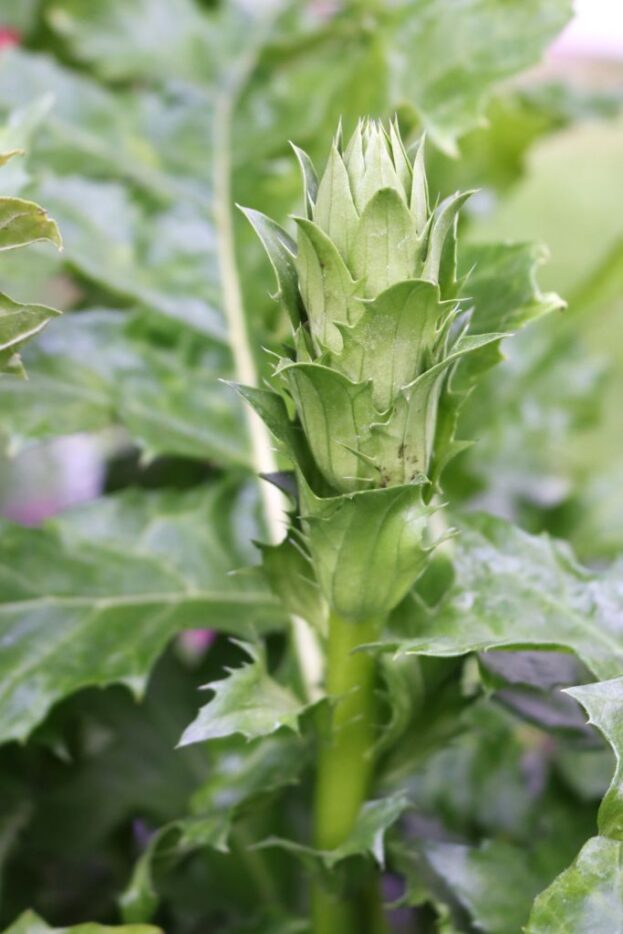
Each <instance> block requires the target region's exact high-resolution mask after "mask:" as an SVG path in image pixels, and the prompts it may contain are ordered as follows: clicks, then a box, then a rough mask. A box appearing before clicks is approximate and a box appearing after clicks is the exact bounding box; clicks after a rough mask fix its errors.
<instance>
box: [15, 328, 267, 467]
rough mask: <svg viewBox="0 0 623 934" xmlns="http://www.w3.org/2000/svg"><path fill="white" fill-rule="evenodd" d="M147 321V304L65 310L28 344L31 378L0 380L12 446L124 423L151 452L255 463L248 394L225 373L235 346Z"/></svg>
mask: <svg viewBox="0 0 623 934" xmlns="http://www.w3.org/2000/svg"><path fill="white" fill-rule="evenodd" d="M45 311H46V310H45V309H43V312H45ZM1 320H2V319H1V318H0V321H1ZM146 325H147V322H146V320H145V317H144V316H141V315H140V314H139V313H128V312H121V311H113V310H104V309H93V310H90V311H88V312H85V313H81V314H65V315H64V316H63V318H62V319H61V320H60V321H58V322H57V324H56V325H55V327H54V329H53V330H50V331H49V332H48V333H47V334H46V336H45V339H44V340H41V341H37V342H36V344H35V345H33V346H32V347H31V348H29V350H28V351H27V353H26V355H25V361H26V365H27V367H28V371H29V375H30V379H29V381H28V382H27V383H22V384H20V386H19V387H17V386H15V385H13V383H12V381H9V380H4V381H2V383H0V402H1V405H2V410H3V418H2V433H3V434H6V435H7V437H8V438H9V439H10V442H11V449H12V450H13V451H15V450H18V449H19V447H20V446H21V445H22V444H23V443H24V442H26V441H28V440H30V439H33V438H48V437H54V436H58V435H63V434H72V433H73V432H77V431H85V430H91V431H97V430H99V429H101V428H105V427H107V426H109V425H116V424H122V425H124V426H125V427H126V428H127V429H128V430H129V431H130V432H131V433H132V436H133V437H134V439H135V440H136V442H137V443H138V444H139V445H140V446H141V447H142V448H143V449H144V450H145V451H146V452H147V453H148V454H149V455H150V456H154V455H157V454H177V455H181V456H184V457H192V458H197V459H199V460H207V459H209V460H211V461H215V462H216V463H218V464H223V463H225V464H242V465H246V464H247V463H248V460H249V453H248V450H247V442H246V439H245V437H244V435H243V426H242V424H241V420H240V411H239V404H238V400H237V398H236V394H235V392H234V391H233V389H232V388H231V387H229V386H226V385H224V384H223V382H222V381H221V380H219V378H218V374H219V373H221V374H222V375H226V374H227V373H228V370H229V361H228V355H227V353H226V352H225V351H223V350H222V349H220V348H219V347H218V346H214V344H213V343H211V342H210V341H208V340H206V338H205V337H203V336H201V335H198V334H196V332H194V331H193V330H192V329H184V330H182V329H181V328H180V329H179V330H178V331H177V333H176V334H175V335H172V336H171V337H169V336H168V334H167V333H166V332H165V335H163V337H164V339H162V338H160V337H159V335H158V333H157V332H156V333H153V332H150V331H149V330H148V329H147V326H146Z"/></svg>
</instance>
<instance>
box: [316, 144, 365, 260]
mask: <svg viewBox="0 0 623 934" xmlns="http://www.w3.org/2000/svg"><path fill="white" fill-rule="evenodd" d="M313 218H314V221H315V223H316V225H317V227H318V228H319V229H320V230H321V231H322V233H323V234H324V235H325V236H326V237H327V238H328V239H329V240H330V241H331V242H332V243H334V244H335V246H336V247H337V249H338V250H339V253H340V256H341V258H342V259H343V260H344V261H345V262H346V261H347V259H348V256H349V254H350V251H351V245H352V243H353V239H354V237H355V231H356V229H357V224H358V220H359V218H358V216H357V209H356V208H355V203H354V201H353V194H352V192H351V183H350V181H349V178H348V173H347V171H346V167H345V165H344V162H343V160H342V156H341V155H340V153H339V152H338V148H337V145H336V144H335V143H334V144H333V146H332V147H331V152H330V153H329V159H328V162H327V166H326V169H325V171H324V172H323V175H322V178H321V180H320V184H319V185H318V192H317V194H316V200H315V203H314V210H313ZM304 229H306V228H304Z"/></svg>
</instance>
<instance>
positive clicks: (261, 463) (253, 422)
mask: <svg viewBox="0 0 623 934" xmlns="http://www.w3.org/2000/svg"><path fill="white" fill-rule="evenodd" d="M259 47H260V42H259V40H258V43H257V45H254V46H252V47H251V49H250V50H249V51H248V53H247V54H246V55H244V56H242V57H241V58H240V59H239V60H238V62H236V63H235V66H234V68H233V69H232V71H231V72H230V74H229V76H228V80H226V81H225V82H224V85H223V90H222V92H221V93H220V95H219V97H218V99H217V101H216V107H215V116H214V220H215V225H216V228H217V233H218V237H217V243H218V262H219V269H220V273H221V282H222V289H223V306H224V311H225V316H226V319H227V325H228V330H229V337H230V346H231V350H232V354H233V357H234V369H235V374H236V380H237V381H238V382H240V383H243V384H244V385H248V386H256V385H257V382H258V372H257V367H256V364H255V358H254V356H253V351H252V346H253V345H252V342H251V339H250V335H249V330H248V324H247V318H246V315H245V311H244V304H243V300H242V290H241V287H240V278H239V275H238V266H237V262H236V246H235V237H234V222H233V213H232V205H233V199H232V191H231V174H232V172H231V147H232V140H231V127H232V121H233V116H234V111H235V106H236V103H237V101H238V98H239V96H240V94H241V92H242V90H243V88H244V86H245V83H246V80H247V78H248V76H249V74H250V72H251V70H252V68H253V66H254V64H255V62H256V59H257V54H258V50H259ZM244 409H245V417H246V419H247V426H248V432H249V439H250V442H251V456H252V461H253V466H254V470H255V471H256V473H258V474H267V473H268V474H270V473H274V472H275V471H276V470H277V461H276V458H275V454H274V451H273V444H272V440H271V437H270V433H269V431H268V429H267V428H266V426H265V424H264V422H263V421H262V420H261V419H260V418H259V416H258V415H257V414H256V413H255V412H254V411H253V409H252V408H251V406H245V407H244ZM260 492H261V496H262V503H263V509H264V515H265V519H266V530H267V533H268V538H269V540H270V541H271V542H272V543H273V544H275V543H277V542H279V541H280V540H281V539H282V538H283V534H284V531H285V522H284V515H285V508H286V503H285V499H284V497H283V495H282V493H281V492H280V490H278V489H277V487H275V486H274V485H273V484H272V483H267V482H262V483H261V486H260ZM291 631H292V642H293V648H294V653H295V656H296V659H297V666H298V669H299V671H300V674H301V681H302V684H303V687H304V690H305V693H306V695H307V697H308V698H309V699H315V697H316V696H317V690H318V683H319V681H320V676H321V670H322V658H321V654H320V650H319V647H318V643H317V640H316V637H315V635H314V633H313V632H312V631H311V629H310V627H309V625H308V624H307V622H306V621H305V620H303V619H301V618H299V617H292V618H291Z"/></svg>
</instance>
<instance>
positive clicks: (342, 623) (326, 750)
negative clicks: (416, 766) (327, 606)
mask: <svg viewBox="0 0 623 934" xmlns="http://www.w3.org/2000/svg"><path fill="white" fill-rule="evenodd" d="M379 628H380V626H379V620H376V619H372V620H366V621H363V622H353V621H349V620H344V619H342V618H340V617H339V616H337V615H336V614H331V616H330V617H329V634H328V644H327V660H326V691H327V694H328V695H329V697H330V699H331V702H332V704H333V706H332V709H331V711H330V713H329V720H328V723H327V722H324V723H323V726H322V728H321V730H320V737H319V741H320V749H319V754H318V771H317V777H316V794H315V809H314V845H315V846H316V847H317V848H318V849H319V850H334V849H335V848H336V847H339V846H340V844H342V843H344V841H345V840H346V839H347V838H348V836H349V835H350V834H351V832H352V831H353V828H354V827H355V823H356V821H357V817H358V815H359V812H360V810H361V806H362V804H363V803H364V801H365V800H366V797H367V795H368V792H369V787H370V780H371V777H372V769H373V755H372V750H373V746H374V739H375V735H374V734H375V723H374V721H375V707H376V705H375V675H376V659H375V656H374V655H373V654H371V653H369V652H356V651H355V650H356V649H357V648H358V647H359V646H361V645H363V644H365V643H367V642H373V641H374V640H375V639H376V638H377V637H378V632H379ZM375 885H376V881H375ZM374 895H375V898H376V899H378V895H377V893H376V892H375V893H374ZM369 899H370V894H368V895H366V893H359V897H357V895H355V896H350V897H348V896H343V895H342V896H340V895H336V894H334V893H333V892H330V891H329V890H328V889H327V888H325V886H324V885H323V884H322V883H321V882H320V881H319V882H317V883H316V884H315V886H314V890H313V893H312V915H313V930H314V934H356V932H357V934H361V932H363V931H364V930H374V931H375V932H378V931H379V930H380V929H379V926H378V923H377V921H378V918H377V919H375V920H374V925H375V926H374V927H373V928H372V927H370V925H371V924H372V919H371V917H370V913H369V911H367V910H366V908H367V906H368V905H369Z"/></svg>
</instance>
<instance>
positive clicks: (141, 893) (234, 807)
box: [121, 734, 307, 921]
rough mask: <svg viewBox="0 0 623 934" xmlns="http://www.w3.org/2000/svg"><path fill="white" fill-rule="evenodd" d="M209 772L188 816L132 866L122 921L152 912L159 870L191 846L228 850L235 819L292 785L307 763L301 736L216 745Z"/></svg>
mask: <svg viewBox="0 0 623 934" xmlns="http://www.w3.org/2000/svg"><path fill="white" fill-rule="evenodd" d="M218 751H219V754H218V755H217V756H216V758H215V759H214V761H213V762H212V764H211V768H210V777H209V778H208V780H207V781H206V782H205V783H204V784H203V785H202V786H201V787H200V788H199V789H198V790H197V791H196V792H195V794H194V795H193V797H192V799H191V802H190V808H191V811H192V816H189V817H185V818H180V819H179V820H175V821H172V822H170V823H169V824H167V825H165V826H164V827H163V828H161V830H160V831H158V832H157V833H156V834H155V836H154V837H153V838H152V840H151V841H150V843H149V845H148V847H147V849H146V850H145V851H144V853H143V854H142V855H141V857H140V859H139V860H138V862H137V863H136V865H135V868H134V872H133V873H132V877H131V879H130V882H129V884H128V886H127V887H126V889H125V891H124V893H123V895H122V897H121V906H122V910H123V917H124V920H126V921H143V920H145V919H149V918H150V917H151V914H152V912H153V911H154V909H155V907H156V906H157V904H158V902H159V899H160V896H159V893H158V889H159V885H158V882H159V879H158V877H159V876H160V875H163V874H165V873H166V872H167V869H169V868H170V867H171V866H172V865H175V864H176V863H177V862H178V861H179V860H180V859H183V858H184V857H185V856H188V855H189V854H190V853H192V852H193V851H196V850H198V849H203V848H205V847H210V848H213V849H216V850H220V851H222V852H227V850H228V839H229V835H230V832H231V829H232V824H233V822H234V820H235V819H236V818H237V817H239V816H240V815H241V813H242V812H246V811H248V810H249V808H250V807H252V804H253V802H254V801H257V799H261V798H266V797H267V796H269V795H271V794H273V793H274V792H275V791H278V790H280V789H282V788H283V787H284V786H286V785H291V784H294V783H295V782H296V781H297V780H298V777H299V774H300V772H301V770H302V769H303V768H304V766H305V765H306V762H307V757H306V751H305V746H304V745H303V743H302V741H301V740H300V738H299V737H294V736H291V735H286V734H281V735H279V736H271V737H268V738H264V739H262V740H261V741H259V742H251V743H249V742H246V741H245V742H243V741H242V740H239V739H238V740H236V741H234V742H233V743H232V742H229V743H228V744H227V745H226V746H223V745H222V744H221V745H220V747H219V750H218Z"/></svg>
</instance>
